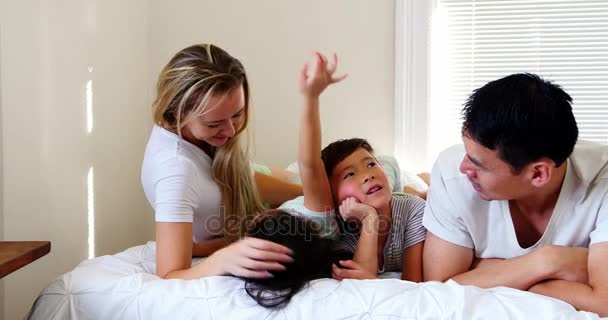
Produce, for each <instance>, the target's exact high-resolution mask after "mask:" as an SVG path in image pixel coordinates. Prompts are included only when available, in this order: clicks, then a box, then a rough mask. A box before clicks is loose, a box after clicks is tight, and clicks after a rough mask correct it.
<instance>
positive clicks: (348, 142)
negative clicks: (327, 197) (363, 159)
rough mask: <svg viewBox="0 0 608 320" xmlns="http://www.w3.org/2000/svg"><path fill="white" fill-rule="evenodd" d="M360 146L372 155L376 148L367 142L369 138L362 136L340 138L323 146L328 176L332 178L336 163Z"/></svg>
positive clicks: (322, 152) (324, 163) (324, 162)
mask: <svg viewBox="0 0 608 320" xmlns="http://www.w3.org/2000/svg"><path fill="white" fill-rule="evenodd" d="M359 148H363V149H365V150H366V151H367V152H369V153H371V154H372V155H373V154H374V149H372V146H371V145H370V144H369V143H368V142H367V140H365V139H361V138H352V139H342V140H338V141H335V142H332V143H330V144H329V145H327V147H325V148H323V150H322V151H321V160H323V165H324V166H325V172H326V173H327V177H328V178H331V174H332V172H333V170H334V168H335V167H336V165H337V164H338V163H340V161H342V160H344V159H345V158H346V157H348V156H350V155H351V154H352V153H353V152H355V151H357V149H359Z"/></svg>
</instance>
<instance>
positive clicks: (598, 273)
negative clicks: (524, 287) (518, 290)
mask: <svg viewBox="0 0 608 320" xmlns="http://www.w3.org/2000/svg"><path fill="white" fill-rule="evenodd" d="M607 264H608V243H606V242H602V243H596V244H593V245H591V247H590V248H589V258H588V267H587V269H588V272H589V284H585V283H581V282H574V281H566V280H548V281H545V282H542V283H538V284H536V285H534V286H533V287H532V288H530V291H531V292H534V293H538V294H542V295H545V296H549V297H553V298H557V299H560V300H563V301H566V302H568V303H570V304H571V305H573V306H574V307H575V308H577V309H579V310H585V311H591V312H595V313H597V314H599V315H600V316H601V317H606V316H608V268H606V265H607Z"/></svg>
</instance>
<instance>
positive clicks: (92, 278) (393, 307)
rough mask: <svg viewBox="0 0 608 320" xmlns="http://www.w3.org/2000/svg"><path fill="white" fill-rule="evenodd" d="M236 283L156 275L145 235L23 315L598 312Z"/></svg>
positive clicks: (415, 293)
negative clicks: (263, 297)
mask: <svg viewBox="0 0 608 320" xmlns="http://www.w3.org/2000/svg"><path fill="white" fill-rule="evenodd" d="M198 261H199V260H195V261H194V262H193V263H197V262H198ZM389 276H396V277H398V274H391V275H389ZM243 283H244V282H243V281H242V280H240V279H238V278H234V277H228V276H225V277H221V276H217V277H208V278H205V279H200V280H163V279H160V278H159V277H157V276H156V275H155V243H154V242H149V243H147V244H145V245H141V246H136V247H132V248H129V249H127V250H125V251H123V252H120V253H117V254H114V255H109V256H102V257H98V258H95V259H90V260H86V261H84V262H82V263H80V264H79V265H78V266H77V267H76V268H74V269H73V270H72V271H70V272H67V273H65V274H63V275H61V276H60V277H58V278H57V279H56V280H55V281H53V282H52V283H51V284H50V285H49V286H48V287H46V288H45V289H44V290H43V291H42V292H41V293H40V295H39V296H38V298H37V299H36V301H35V302H34V304H33V306H32V308H31V310H30V313H29V315H28V319H44V320H52V319H134V320H138V319H486V318H492V319H493V320H498V319H528V318H534V319H599V317H598V316H597V315H596V314H593V313H589V312H580V311H576V310H575V309H574V308H573V307H572V306H570V305H569V304H567V303H565V302H562V301H559V300H556V299H551V298H548V297H543V296H540V295H536V294H533V293H528V292H525V291H519V290H515V289H510V288H494V289H479V288H476V287H472V286H460V285H458V284H457V283H455V282H453V281H448V282H447V283H440V282H426V283H421V284H416V283H412V282H407V281H401V280H398V279H390V278H389V279H378V280H344V281H336V280H333V279H319V280H315V281H312V282H310V284H309V285H308V286H307V287H305V289H303V290H302V291H300V292H299V293H298V294H297V295H295V296H294V298H293V300H292V301H291V302H290V303H289V304H288V305H287V306H286V307H285V308H283V309H279V310H269V309H265V308H263V307H260V306H258V305H257V304H256V303H255V302H254V301H253V300H252V299H251V298H250V297H249V296H248V295H247V293H245V291H244V289H243Z"/></svg>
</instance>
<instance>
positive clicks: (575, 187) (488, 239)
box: [422, 143, 608, 258]
mask: <svg viewBox="0 0 608 320" xmlns="http://www.w3.org/2000/svg"><path fill="white" fill-rule="evenodd" d="M464 155H465V151H464V147H463V146H462V145H457V146H453V147H450V148H448V149H447V150H445V151H444V152H442V153H441V154H440V155H439V158H438V160H437V162H436V163H435V165H434V167H433V171H432V174H431V186H430V189H429V193H428V198H427V203H426V208H425V211H424V217H423V222H422V224H423V225H424V226H425V227H426V228H427V229H428V231H430V232H432V233H433V234H434V235H436V236H438V237H439V238H441V239H443V240H446V241H449V242H451V243H454V244H457V245H461V246H464V247H467V248H472V249H474V250H475V256H476V257H477V258H512V257H516V256H520V255H523V254H526V253H528V252H530V251H532V250H534V249H537V248H539V247H542V246H545V245H550V244H552V245H562V246H569V247H589V246H590V245H591V244H594V243H598V242H605V241H608V196H607V193H608V166H607V163H608V146H602V145H598V144H591V143H578V144H577V145H576V146H575V148H574V152H573V153H572V155H571V156H570V158H569V159H568V164H567V171H566V177H565V178H564V182H563V184H562V188H561V191H560V194H559V197H558V200H557V204H556V206H555V209H554V211H553V214H552V216H551V219H550V221H549V224H548V225H547V228H546V230H545V232H544V234H543V235H542V237H541V238H540V240H539V241H538V242H537V243H536V244H534V245H533V246H531V247H528V248H522V247H521V246H520V245H519V242H518V241H517V237H516V235H515V229H514V227H513V221H512V219H511V213H510V210H509V202H508V201H506V200H494V201H486V200H483V199H482V198H480V197H479V195H478V194H477V192H476V191H475V189H473V187H472V186H471V183H470V182H469V180H468V179H467V178H466V176H465V175H464V174H462V173H460V171H459V165H460V162H461V161H462V159H463V157H464Z"/></svg>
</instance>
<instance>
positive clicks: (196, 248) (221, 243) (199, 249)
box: [192, 237, 232, 257]
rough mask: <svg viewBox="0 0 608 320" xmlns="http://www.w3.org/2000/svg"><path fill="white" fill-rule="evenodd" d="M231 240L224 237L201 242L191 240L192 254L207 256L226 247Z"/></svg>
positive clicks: (194, 255)
mask: <svg viewBox="0 0 608 320" xmlns="http://www.w3.org/2000/svg"><path fill="white" fill-rule="evenodd" d="M231 242H232V241H231V240H230V239H228V238H224V237H222V238H216V239H211V240H207V241H204V242H201V243H196V242H192V256H193V257H207V256H209V255H211V254H212V253H214V252H216V251H218V250H220V249H221V248H224V247H226V246H227V245H229V244H230V243H231Z"/></svg>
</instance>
